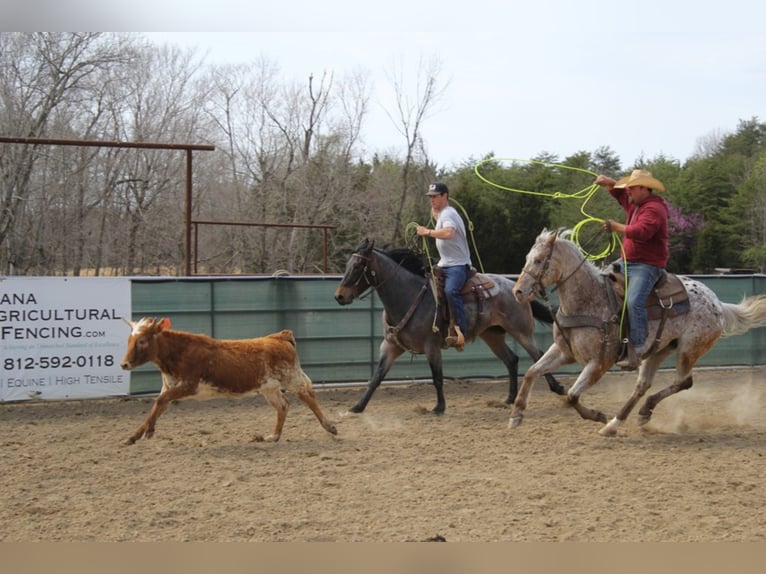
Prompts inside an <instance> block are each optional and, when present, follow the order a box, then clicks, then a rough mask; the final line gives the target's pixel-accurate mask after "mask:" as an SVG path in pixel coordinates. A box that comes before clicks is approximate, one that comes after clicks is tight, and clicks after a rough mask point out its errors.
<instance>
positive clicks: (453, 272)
mask: <svg viewBox="0 0 766 574" xmlns="http://www.w3.org/2000/svg"><path fill="white" fill-rule="evenodd" d="M442 270H443V271H444V293H445V294H446V296H447V302H448V303H449V307H450V310H451V311H452V317H453V319H454V320H455V325H457V326H458V327H460V330H461V331H462V332H463V334H464V335H467V333H468V323H467V321H466V318H465V308H464V307H463V297H462V296H461V295H460V290H461V289H462V288H463V285H465V282H466V281H467V280H468V273H469V272H470V268H469V266H468V265H456V266H454V267H442Z"/></svg>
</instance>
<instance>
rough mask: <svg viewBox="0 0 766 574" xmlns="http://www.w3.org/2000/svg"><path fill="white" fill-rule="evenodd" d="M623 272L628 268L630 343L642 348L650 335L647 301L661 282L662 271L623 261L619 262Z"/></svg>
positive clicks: (644, 264) (651, 266)
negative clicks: (656, 285) (653, 289)
mask: <svg viewBox="0 0 766 574" xmlns="http://www.w3.org/2000/svg"><path fill="white" fill-rule="evenodd" d="M616 263H617V264H619V265H620V267H621V269H622V270H623V272H625V267H627V275H628V293H627V308H628V319H629V320H630V342H631V343H633V346H634V347H641V346H642V345H643V344H644V343H645V342H646V337H647V335H648V334H649V321H648V319H647V316H646V307H645V305H646V299H647V297H649V294H650V293H651V292H652V288H653V287H654V286H655V284H656V283H657V281H659V279H660V277H661V275H662V269H661V268H660V267H655V266H654V265H648V264H646V263H631V262H628V264H627V266H626V265H625V264H624V263H623V261H622V260H617V261H616Z"/></svg>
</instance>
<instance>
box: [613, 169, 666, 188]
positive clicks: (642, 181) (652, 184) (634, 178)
mask: <svg viewBox="0 0 766 574" xmlns="http://www.w3.org/2000/svg"><path fill="white" fill-rule="evenodd" d="M636 185H640V186H642V187H648V188H649V189H656V190H657V191H665V185H664V184H663V183H662V182H661V181H660V180H659V179H657V178H656V177H652V172H650V171H646V170H645V169H634V170H633V171H632V172H631V173H630V175H626V176H625V177H622V178H620V179H618V180H617V183H615V184H614V187H615V189H622V188H623V187H633V186H636Z"/></svg>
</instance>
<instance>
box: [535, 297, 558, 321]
mask: <svg viewBox="0 0 766 574" xmlns="http://www.w3.org/2000/svg"><path fill="white" fill-rule="evenodd" d="M530 305H531V306H532V316H533V317H534V318H535V319H537V320H538V321H541V322H543V323H548V324H551V323H553V315H552V314H551V311H550V309H548V307H547V306H546V305H543V304H542V303H540V302H539V301H535V300H534V299H532V301H531V302H530Z"/></svg>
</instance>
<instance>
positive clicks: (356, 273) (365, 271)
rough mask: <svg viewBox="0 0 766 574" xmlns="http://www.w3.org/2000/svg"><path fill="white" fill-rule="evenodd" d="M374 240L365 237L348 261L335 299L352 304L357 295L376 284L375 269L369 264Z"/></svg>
mask: <svg viewBox="0 0 766 574" xmlns="http://www.w3.org/2000/svg"><path fill="white" fill-rule="evenodd" d="M374 246H375V242H374V241H370V240H369V239H367V238H365V239H363V240H362V242H361V243H360V244H359V246H358V247H357V248H356V249H355V250H354V252H353V253H352V254H351V257H349V258H348V261H346V272H345V274H344V275H343V279H341V281H340V285H338V288H337V289H335V300H336V301H337V302H338V303H339V304H340V305H349V304H351V303H352V302H353V301H354V299H355V298H356V297H359V295H360V294H362V293H364V292H365V291H366V290H367V289H370V288H371V287H373V286H374V284H373V280H374V277H375V271H373V270H371V269H370V267H369V265H370V261H371V258H372V254H373V248H374Z"/></svg>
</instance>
